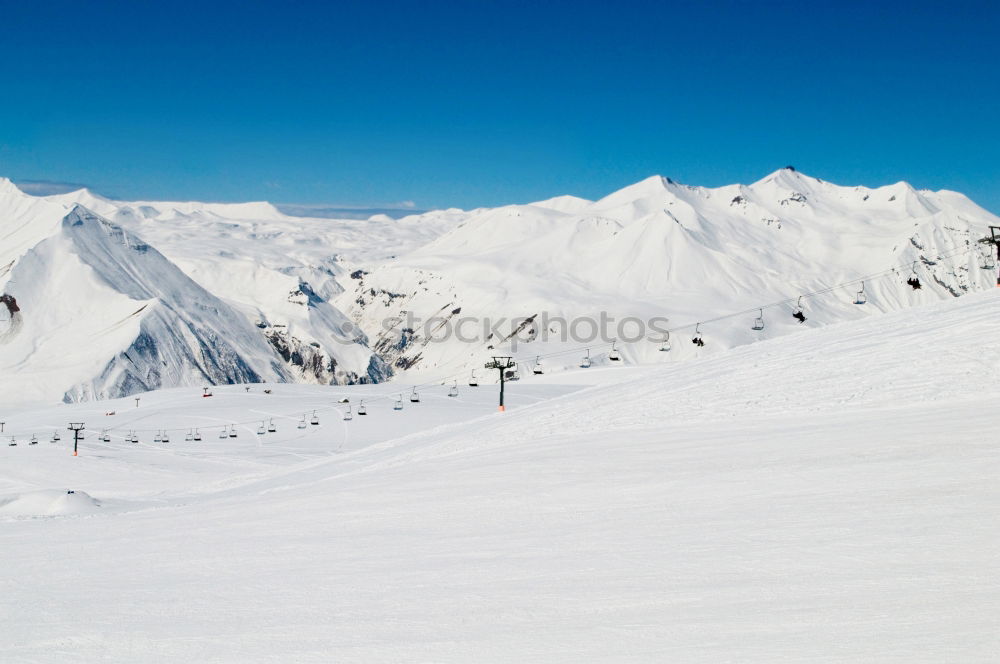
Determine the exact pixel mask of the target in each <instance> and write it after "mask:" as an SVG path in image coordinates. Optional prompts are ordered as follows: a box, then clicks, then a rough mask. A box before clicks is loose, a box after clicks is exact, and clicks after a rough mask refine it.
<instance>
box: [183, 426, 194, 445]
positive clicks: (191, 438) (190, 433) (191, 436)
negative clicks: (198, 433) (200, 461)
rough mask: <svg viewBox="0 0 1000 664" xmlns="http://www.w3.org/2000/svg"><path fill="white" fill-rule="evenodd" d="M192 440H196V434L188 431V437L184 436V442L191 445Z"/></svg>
mask: <svg viewBox="0 0 1000 664" xmlns="http://www.w3.org/2000/svg"><path fill="white" fill-rule="evenodd" d="M192 440H194V432H193V431H191V430H190V429H188V432H187V435H185V436H184V442H185V443H190V442H191V441H192Z"/></svg>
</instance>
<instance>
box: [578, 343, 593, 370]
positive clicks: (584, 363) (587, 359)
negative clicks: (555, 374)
mask: <svg viewBox="0 0 1000 664" xmlns="http://www.w3.org/2000/svg"><path fill="white" fill-rule="evenodd" d="M590 365H591V362H590V349H589V348H588V349H587V354H586V355H584V356H583V361H582V362H580V368H581V369H589V368H590Z"/></svg>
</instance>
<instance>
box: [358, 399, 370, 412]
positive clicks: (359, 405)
mask: <svg viewBox="0 0 1000 664" xmlns="http://www.w3.org/2000/svg"><path fill="white" fill-rule="evenodd" d="M367 414H368V409H367V408H365V400H364V399H362V400H361V403H359V404H358V415H367Z"/></svg>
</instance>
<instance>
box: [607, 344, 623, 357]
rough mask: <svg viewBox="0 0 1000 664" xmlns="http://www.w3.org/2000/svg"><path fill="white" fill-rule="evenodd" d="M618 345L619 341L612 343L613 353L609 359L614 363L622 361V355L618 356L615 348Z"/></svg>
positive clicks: (609, 354)
mask: <svg viewBox="0 0 1000 664" xmlns="http://www.w3.org/2000/svg"><path fill="white" fill-rule="evenodd" d="M616 343H617V341H612V342H611V352H610V353H608V359H609V360H611V361H612V362H620V361H621V359H622V358H621V355H619V354H618V350H617V349H616V348H615V344H616Z"/></svg>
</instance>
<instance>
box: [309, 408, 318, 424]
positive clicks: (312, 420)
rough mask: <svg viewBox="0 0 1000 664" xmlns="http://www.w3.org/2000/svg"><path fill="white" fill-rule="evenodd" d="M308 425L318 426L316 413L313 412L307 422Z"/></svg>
mask: <svg viewBox="0 0 1000 664" xmlns="http://www.w3.org/2000/svg"><path fill="white" fill-rule="evenodd" d="M309 424H311V425H312V426H314V427H315V426H319V417H317V416H316V411H315V410H314V411H313V416H312V419H310V420H309Z"/></svg>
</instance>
